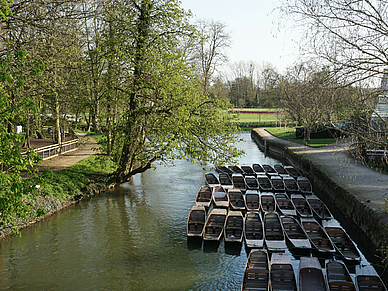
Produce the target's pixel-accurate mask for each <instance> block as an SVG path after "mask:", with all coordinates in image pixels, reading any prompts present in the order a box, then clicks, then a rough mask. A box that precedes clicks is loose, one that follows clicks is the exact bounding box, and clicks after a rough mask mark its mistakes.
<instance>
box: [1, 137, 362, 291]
mask: <svg viewBox="0 0 388 291" xmlns="http://www.w3.org/2000/svg"><path fill="white" fill-rule="evenodd" d="M241 135H242V137H243V138H244V142H241V143H239V144H238V146H239V147H240V148H243V149H244V150H245V151H246V153H247V154H246V155H245V156H244V157H242V158H240V160H239V164H253V163H260V164H264V163H267V164H275V163H279V161H277V160H275V159H272V158H269V157H266V156H265V155H264V154H263V153H262V152H260V151H259V149H258V148H257V146H256V144H255V143H254V142H253V141H252V140H251V138H250V133H242V134H241ZM209 169H210V168H209V167H205V171H208V170H209ZM205 171H204V169H203V167H201V166H200V165H197V164H191V163H190V162H187V161H176V166H174V167H172V166H171V167H167V168H166V167H164V166H160V167H158V168H157V169H156V170H149V171H147V172H146V173H143V174H139V175H137V176H136V177H134V179H133V182H131V183H128V184H125V185H124V187H122V188H119V189H115V190H114V191H110V192H107V193H104V194H101V195H98V196H96V197H93V198H91V199H89V200H85V201H81V202H80V203H78V204H77V205H74V206H72V207H70V208H68V209H66V210H64V211H61V212H59V213H57V214H55V215H53V216H52V217H50V218H48V219H46V220H44V221H42V222H40V223H38V224H36V225H33V226H31V227H29V228H27V229H24V230H22V236H21V237H16V236H15V237H9V238H7V239H4V240H2V241H0V289H1V290H3V289H4V290H240V288H241V283H242V276H243V272H244V266H245V263H246V258H247V255H246V250H245V248H244V247H242V248H232V249H230V248H228V247H225V245H224V243H223V242H221V243H220V244H219V245H218V246H216V247H211V248H204V247H203V246H201V245H195V244H194V245H192V244H188V242H187V239H186V220H187V216H188V214H189V211H190V209H191V207H192V206H193V205H194V204H195V202H194V201H195V196H196V193H197V191H198V189H199V187H200V186H201V185H203V184H204V181H205V180H204V173H205ZM363 260H364V261H365V258H364V259H363ZM293 264H294V268H295V269H296V270H297V268H298V261H297V260H295V259H294V260H293Z"/></svg>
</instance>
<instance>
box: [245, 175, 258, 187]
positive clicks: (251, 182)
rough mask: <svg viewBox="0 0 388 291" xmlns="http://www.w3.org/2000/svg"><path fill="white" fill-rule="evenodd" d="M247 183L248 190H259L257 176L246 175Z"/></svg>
mask: <svg viewBox="0 0 388 291" xmlns="http://www.w3.org/2000/svg"><path fill="white" fill-rule="evenodd" d="M245 185H246V187H247V190H259V189H260V186H259V183H258V182H257V180H256V177H255V176H245Z"/></svg>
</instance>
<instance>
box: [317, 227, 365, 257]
mask: <svg viewBox="0 0 388 291" xmlns="http://www.w3.org/2000/svg"><path fill="white" fill-rule="evenodd" d="M325 231H326V232H327V234H328V235H329V237H330V239H331V241H332V243H333V244H334V247H335V248H336V250H337V252H338V253H339V254H340V255H341V257H342V259H343V260H344V261H345V262H347V263H348V264H359V263H360V261H361V256H360V253H359V252H358V250H357V247H356V246H355V245H354V243H353V241H352V239H351V238H350V237H349V235H348V234H347V233H346V232H345V230H344V229H343V228H342V227H340V226H338V227H334V226H326V227H325Z"/></svg>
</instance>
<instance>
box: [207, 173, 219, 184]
mask: <svg viewBox="0 0 388 291" xmlns="http://www.w3.org/2000/svg"><path fill="white" fill-rule="evenodd" d="M205 181H206V184H207V185H209V186H210V187H215V186H220V181H219V180H218V178H217V176H216V175H215V174H214V173H211V172H209V173H205Z"/></svg>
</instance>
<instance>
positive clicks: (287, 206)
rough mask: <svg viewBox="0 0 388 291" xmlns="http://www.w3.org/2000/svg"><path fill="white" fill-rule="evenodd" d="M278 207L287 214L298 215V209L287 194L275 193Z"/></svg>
mask: <svg viewBox="0 0 388 291" xmlns="http://www.w3.org/2000/svg"><path fill="white" fill-rule="evenodd" d="M275 202H276V207H277V209H278V210H279V212H280V213H281V214H283V215H286V216H296V215H297V214H296V209H295V205H294V203H292V201H291V200H290V199H289V198H288V197H287V195H286V194H282V193H277V194H275Z"/></svg>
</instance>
